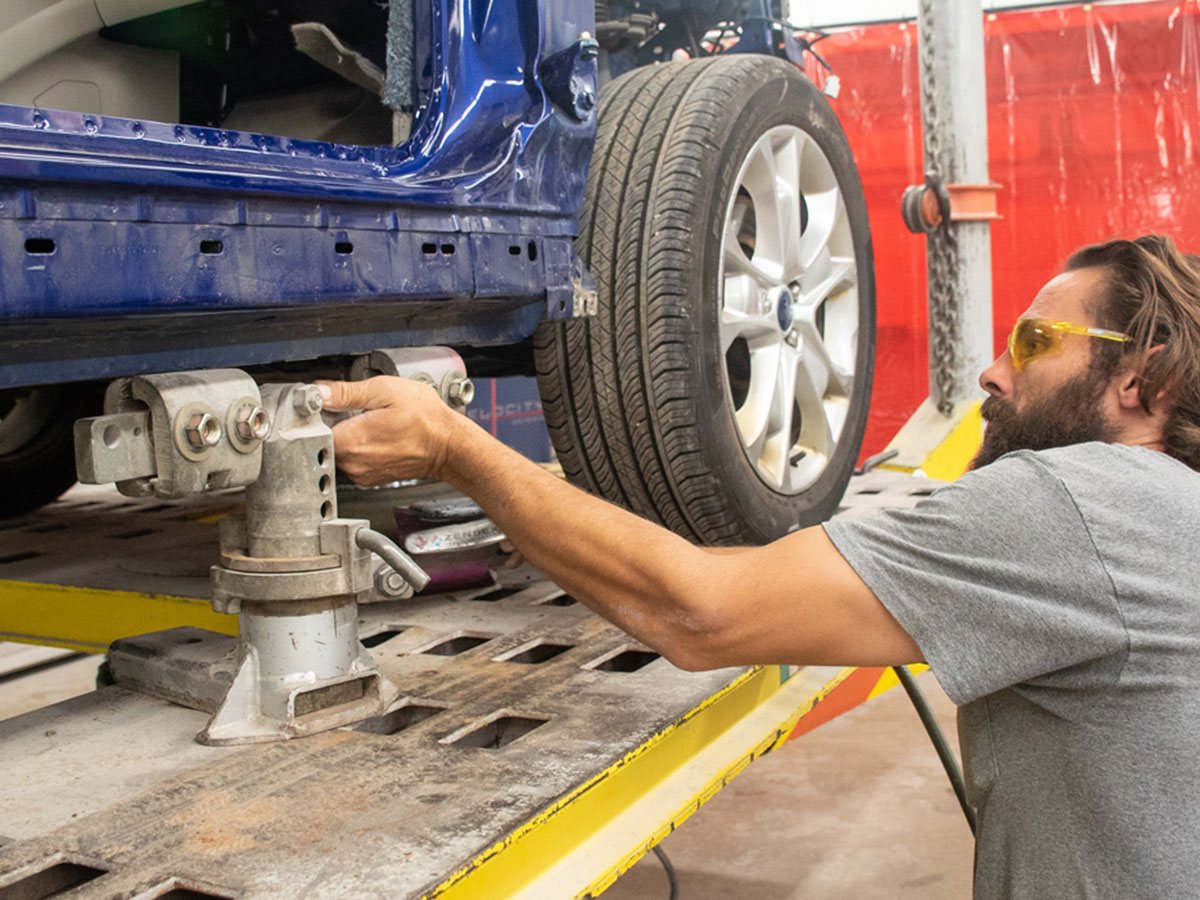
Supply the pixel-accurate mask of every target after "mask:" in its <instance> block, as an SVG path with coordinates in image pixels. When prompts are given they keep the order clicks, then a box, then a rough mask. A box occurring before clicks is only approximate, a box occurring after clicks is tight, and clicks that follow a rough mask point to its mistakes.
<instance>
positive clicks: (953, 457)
mask: <svg viewBox="0 0 1200 900" xmlns="http://www.w3.org/2000/svg"><path fill="white" fill-rule="evenodd" d="M980 405H981V402H980V401H976V402H975V403H973V404H971V407H970V408H969V409H968V410H967V411H966V413H965V414H964V415H963V417H962V420H961V421H960V422H959V423H958V424H957V425H955V426H954V428H953V429H951V431H950V434H948V435H947V436H946V438H945V440H943V441H942V442H941V443H940V444H938V445H937V446H936V447H934V448H933V449H932V450H930V451H929V454H928V455H927V456H926V457H925V459H924V460H923V461H922V463H921V465H920V466H916V467H912V466H895V465H891V464H889V463H882V464H881V465H880V466H879V468H881V469H889V470H891V471H893V472H920V473H921V474H922V475H926V476H928V477H930V478H936V479H937V480H938V481H954V480H956V479H957V478H959V477H960V476H962V475H963V474H964V473H965V472H966V471H967V467H968V466H970V465H971V460H973V459H974V458H975V454H976V453H978V452H979V446H980V444H981V443H982V442H983V416H982V415H981V414H980V411H979V410H980Z"/></svg>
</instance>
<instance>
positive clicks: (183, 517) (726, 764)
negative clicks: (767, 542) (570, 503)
mask: <svg viewBox="0 0 1200 900" xmlns="http://www.w3.org/2000/svg"><path fill="white" fill-rule="evenodd" d="M933 486H934V485H933V484H931V483H929V482H926V481H924V480H919V479H914V478H913V477H911V476H906V475H900V474H897V473H887V472H875V473H871V474H869V475H867V476H864V477H861V478H856V479H855V480H854V481H853V482H852V485H851V489H850V491H849V492H848V494H847V497H846V501H845V504H844V506H845V508H844V509H843V511H842V512H841V513H840V514H842V515H859V514H863V513H864V512H867V511H869V510H871V509H876V508H880V507H882V506H893V507H894V506H906V505H912V504H913V503H915V502H916V501H917V500H919V499H920V497H921V496H922V495H924V494H927V493H928V492H929V491H930V490H931V489H932V487H933ZM234 500H236V497H234V498H230V500H229V501H227V502H225V503H224V507H225V508H228V506H229V503H230V502H232V501H234ZM222 511H223V509H222V504H221V503H220V502H219V503H218V504H216V505H214V504H212V503H211V502H210V503H195V504H187V505H182V506H181V505H174V504H172V505H170V506H169V507H168V506H164V505H157V504H151V503H136V502H133V501H126V500H125V499H124V498H117V495H114V494H111V493H108V492H100V491H97V490H95V489H91V490H88V491H83V490H80V491H76V492H72V494H70V495H68V497H67V498H66V499H65V500H64V501H62V502H60V503H58V504H55V505H54V506H52V507H49V508H47V509H46V510H43V511H42V512H40V513H38V514H36V515H34V516H31V517H30V518H29V519H28V520H26V521H24V522H22V523H17V524H15V525H14V526H12V527H9V528H7V530H5V531H3V532H0V540H2V541H3V543H2V544H0V548H2V549H0V578H3V579H6V580H4V581H0V629H2V630H3V631H4V632H7V633H8V635H13V636H18V635H19V636H26V637H28V636H37V637H40V638H41V639H42V640H51V641H53V642H55V643H60V644H66V645H68V646H75V647H80V646H96V645H97V644H99V643H101V641H105V635H104V634H103V633H102V632H104V628H103V627H100V626H101V625H102V621H89V622H86V623H82V624H80V623H75V624H74V625H73V624H72V617H75V618H77V619H80V620H90V619H98V618H99V617H98V616H97V615H95V614H96V613H99V612H102V611H103V610H105V609H106V608H107V609H109V610H110V611H112V610H115V611H116V614H115V616H113V617H110V618H109V620H108V621H109V623H110V625H111V627H110V628H109V629H108V630H109V632H110V633H111V632H112V631H114V630H115V631H122V629H124V628H128V627H129V626H130V625H132V624H136V622H137V617H138V616H139V615H141V616H148V617H150V618H155V617H157V618H156V620H155V621H147V622H146V623H145V624H144V626H143V627H138V628H135V629H134V632H136V631H149V630H157V629H159V628H163V627H169V626H171V625H177V624H181V621H180V620H181V619H185V620H189V621H188V623H190V624H196V625H207V626H208V627H212V624H211V623H213V622H215V623H216V624H217V625H220V626H222V627H224V628H225V630H227V631H228V630H229V626H231V625H234V620H232V619H230V618H227V617H221V616H216V615H215V614H213V613H211V612H209V611H207V607H206V604H205V603H204V601H203V599H202V598H203V597H205V596H206V595H207V578H206V576H205V573H206V571H207V567H208V565H209V564H210V562H211V561H212V560H213V559H214V558H215V548H216V535H215V531H216V529H215V527H214V525H213V521H214V517H215V516H218V515H219V514H220V513H221V512H222ZM344 513H345V514H346V515H354V514H355V512H354V511H353V510H352V509H350V508H345V509H344ZM164 597H165V598H167V599H164ZM172 598H173V599H172ZM31 604H33V605H35V606H36V605H38V604H40V605H41V609H40V610H39V609H36V608H30V606H31ZM164 610H165V612H164ZM39 612H40V613H42V614H48V615H44V616H43V618H42V619H40V620H39V619H38V615H37V614H38V613H39ZM361 619H362V623H361V628H362V634H363V639H364V643H366V644H368V645H369V646H370V647H371V651H372V653H373V654H374V655H375V657H376V659H377V660H378V662H379V664H380V666H381V668H382V669H383V670H384V672H385V673H386V674H387V675H388V676H389V677H390V678H391V679H392V680H393V681H394V682H395V683H396V684H397V685H399V686H401V689H402V691H403V692H404V695H405V697H404V700H403V701H402V703H401V704H400V705H399V706H397V707H394V708H393V709H392V711H391V712H389V714H387V715H385V716H384V717H382V718H381V719H379V720H375V721H373V722H370V723H367V725H366V726H365V727H363V728H360V729H358V730H353V729H343V730H340V731H335V732H331V733H327V734H324V735H318V736H315V737H310V738H305V739H302V740H296V741H291V742H286V743H281V744H275V745H267V746H263V745H259V746H249V747H240V748H212V747H206V746H202V745H200V744H197V743H195V742H194V740H193V739H192V738H193V735H194V734H195V733H196V732H197V731H199V730H200V728H201V727H202V726H203V724H204V722H205V720H206V716H205V714H203V713H199V712H195V711H192V710H188V709H184V708H182V707H178V706H174V705H172V704H169V703H166V702H164V701H160V700H156V699H153V698H150V697H146V696H142V695H138V694H134V693H131V692H128V691H125V690H123V689H121V688H118V687H107V688H104V689H102V690H99V691H97V692H95V693H92V694H89V695H85V696H83V697H79V698H76V699H74V700H70V701H67V702H65V703H61V704H58V705H56V706H52V707H49V708H47V709H43V710H39V711H36V712H33V713H29V714H26V715H23V716H19V717H17V718H14V719H10V720H8V721H5V722H0V897H7V896H8V894H9V893H11V894H12V896H14V897H16V896H20V897H25V896H31V897H43V896H47V895H48V894H47V893H46V891H47V890H52V889H56V888H55V885H57V886H59V887H61V886H65V885H69V884H77V885H78V886H77V887H75V888H74V889H73V890H72V891H71V892H70V894H69V896H70V897H72V898H80V900H84V898H117V897H120V898H133V897H137V898H149V897H160V896H162V897H171V898H185V897H187V898H195V897H205V896H208V897H263V898H266V897H271V898H276V897H321V898H350V897H356V898H359V897H388V898H406V897H413V898H415V897H426V896H428V897H459V896H462V897H490V898H498V897H513V896H528V897H553V898H558V897H570V896H587V895H591V894H595V893H598V892H599V891H601V890H603V888H604V887H606V886H607V885H608V884H610V883H611V882H612V880H613V879H615V878H616V877H617V875H618V874H619V873H620V872H621V871H624V869H625V868H627V867H628V866H629V865H631V864H632V863H633V862H634V861H635V860H636V859H637V858H638V857H639V856H641V855H642V854H643V853H645V852H646V850H648V849H649V847H650V846H652V845H653V844H654V843H656V842H657V841H658V840H661V838H662V837H663V836H665V835H666V834H667V833H669V831H670V830H671V829H672V828H673V827H674V826H675V825H676V824H678V823H679V822H680V821H682V820H683V819H684V818H686V817H687V816H688V815H690V813H691V812H692V811H694V810H695V809H696V808H697V807H698V806H699V805H700V804H701V803H702V802H704V800H706V799H707V798H708V797H710V796H712V794H714V793H715V792H716V791H717V790H718V789H719V788H720V787H721V786H722V785H723V784H724V783H725V782H726V781H727V780H728V779H729V778H731V777H733V775H735V774H736V773H737V772H738V771H740V769H741V768H742V767H744V766H745V765H746V764H748V763H749V762H750V761H751V760H752V759H753V758H754V757H755V756H757V755H761V754H762V753H765V752H768V751H769V750H770V749H772V748H773V747H775V746H777V745H778V744H780V743H782V742H783V741H784V740H786V738H787V737H788V735H789V734H790V733H791V731H792V729H793V727H794V726H795V724H796V722H797V721H798V720H799V719H800V718H801V716H803V715H804V714H805V713H806V712H807V711H808V710H809V709H811V708H812V707H813V705H814V703H816V702H817V701H818V700H820V699H821V698H823V697H825V696H826V695H827V694H829V693H830V691H832V690H834V689H835V688H836V687H837V685H838V684H839V683H840V682H841V681H842V679H843V678H845V677H846V675H847V672H846V671H839V670H836V669H814V668H806V669H800V670H799V672H798V673H796V672H793V671H792V670H790V669H789V668H787V667H765V668H760V669H751V670H721V671H716V672H707V673H686V672H683V671H680V670H678V669H676V668H674V667H673V666H671V665H670V664H668V663H667V662H666V661H665V660H663V659H661V658H659V657H657V656H656V655H655V654H654V653H652V652H651V651H649V650H648V649H647V648H645V647H643V646H641V645H639V644H637V643H636V642H634V641H632V640H631V639H630V638H628V637H627V636H626V635H624V634H623V633H622V632H620V631H619V630H618V629H616V628H615V627H613V626H611V625H609V624H607V623H606V622H604V621H602V620H601V619H599V618H598V617H596V616H595V615H593V614H591V613H590V612H589V611H588V610H587V609H586V608H584V607H583V606H582V605H580V604H578V603H575V602H574V601H573V600H572V599H571V598H569V597H567V596H565V595H564V594H563V593H562V592H561V591H560V590H558V589H557V588H556V587H555V586H554V585H552V584H550V583H549V582H546V581H541V580H536V581H533V582H527V583H522V584H515V585H510V586H507V587H503V588H495V587H490V588H481V589H475V590H472V591H464V592H458V593H450V594H443V595H438V596H434V597H428V598H421V599H418V600H414V601H407V602H401V603H391V604H374V605H369V606H365V607H363V608H362V610H361ZM39 621H40V622H43V623H45V622H47V621H49V622H51V623H52V624H51V625H47V626H43V625H38V624H36V623H38V622H39ZM114 622H115V624H113V623H114ZM72 627H74V628H75V631H74V632H72V633H68V632H70V629H71V628H72ZM39 629H40V631H39ZM122 633H123V634H128V633H133V632H131V631H128V630H124V631H122ZM115 636H120V635H115V634H114V635H113V637H115ZM108 639H111V637H110V638H108Z"/></svg>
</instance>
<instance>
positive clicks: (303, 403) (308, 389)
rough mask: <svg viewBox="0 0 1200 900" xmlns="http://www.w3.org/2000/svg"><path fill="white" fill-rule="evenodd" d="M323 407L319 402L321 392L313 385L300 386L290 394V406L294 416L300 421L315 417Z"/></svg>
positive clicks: (320, 401)
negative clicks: (300, 419) (294, 413)
mask: <svg viewBox="0 0 1200 900" xmlns="http://www.w3.org/2000/svg"><path fill="white" fill-rule="evenodd" d="M324 405H325V404H324V402H323V401H322V400H321V392H320V391H319V390H318V389H317V386H316V385H315V384H304V385H301V386H300V387H298V388H296V390H295V391H293V392H292V406H293V407H294V408H295V410H296V415H298V416H300V418H302V419H308V418H311V417H312V416H315V415H316V414H317V413H319V412H320V411H321V409H322V407H323V406H324Z"/></svg>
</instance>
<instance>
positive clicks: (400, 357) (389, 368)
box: [350, 347, 475, 411]
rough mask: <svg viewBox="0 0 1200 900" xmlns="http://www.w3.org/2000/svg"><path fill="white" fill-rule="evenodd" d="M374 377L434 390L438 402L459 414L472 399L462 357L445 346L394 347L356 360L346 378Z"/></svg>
mask: <svg viewBox="0 0 1200 900" xmlns="http://www.w3.org/2000/svg"><path fill="white" fill-rule="evenodd" d="M377 375H393V376H396V377H398V378H409V379H411V380H413V381H420V382H423V383H424V384H428V385H430V386H431V387H433V388H435V389H436V390H437V392H438V394H439V395H440V396H441V398H442V401H443V402H445V403H446V404H448V405H449V406H451V407H453V408H455V409H457V410H459V411H462V410H463V409H465V408H466V407H467V404H469V403H470V402H471V401H472V400H473V399H474V397H475V384H474V382H472V381H471V379H470V378H468V377H467V367H466V364H465V363H464V362H463V360H462V357H461V356H459V355H458V354H457V353H456V352H455V351H453V350H451V349H450V348H449V347H395V348H391V349H386V350H374V351H372V352H371V353H368V354H366V355H364V356H359V357H357V358H356V359H355V360H354V362H353V363H352V364H351V366H350V378H351V380H353V381H361V380H363V379H364V378H373V377H375V376H377Z"/></svg>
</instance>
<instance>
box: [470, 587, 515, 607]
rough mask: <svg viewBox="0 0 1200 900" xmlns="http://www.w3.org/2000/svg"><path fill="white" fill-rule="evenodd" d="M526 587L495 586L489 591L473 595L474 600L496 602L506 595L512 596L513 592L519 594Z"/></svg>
mask: <svg viewBox="0 0 1200 900" xmlns="http://www.w3.org/2000/svg"><path fill="white" fill-rule="evenodd" d="M523 590H525V588H519V587H507V588H504V587H502V588H495V589H494V590H490V591H488V592H487V593H484V594H480V595H479V596H478V597H472V598H471V599H472V600H477V601H481V602H483V603H495V602H496V601H497V600H503V599H504V598H505V597H511V596H512V595H513V594H519V593H521V591H523Z"/></svg>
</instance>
